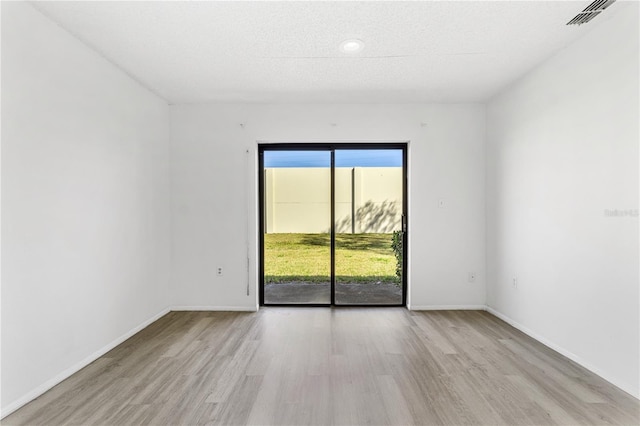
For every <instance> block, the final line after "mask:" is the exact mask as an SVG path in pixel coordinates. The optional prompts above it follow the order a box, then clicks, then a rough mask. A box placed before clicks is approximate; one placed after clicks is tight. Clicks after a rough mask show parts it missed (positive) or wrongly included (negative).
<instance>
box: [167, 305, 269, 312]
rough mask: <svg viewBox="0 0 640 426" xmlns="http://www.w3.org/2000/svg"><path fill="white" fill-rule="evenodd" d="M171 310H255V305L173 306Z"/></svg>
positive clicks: (256, 309) (256, 308)
mask: <svg viewBox="0 0 640 426" xmlns="http://www.w3.org/2000/svg"><path fill="white" fill-rule="evenodd" d="M171 310H172V311H220V312H224V311H227V312H257V311H258V307H257V306H173V307H171Z"/></svg>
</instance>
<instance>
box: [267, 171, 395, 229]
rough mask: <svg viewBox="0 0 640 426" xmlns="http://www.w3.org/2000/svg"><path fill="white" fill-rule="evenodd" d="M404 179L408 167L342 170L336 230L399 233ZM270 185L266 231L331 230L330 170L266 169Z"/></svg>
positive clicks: (338, 176)
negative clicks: (404, 172)
mask: <svg viewBox="0 0 640 426" xmlns="http://www.w3.org/2000/svg"><path fill="white" fill-rule="evenodd" d="M402 179H403V173H402V167H336V168H335V187H336V192H335V222H336V232H337V233H351V232H352V231H353V232H354V233H356V234H357V233H391V232H393V231H396V230H398V231H399V230H400V229H401V228H402V189H403V185H402ZM264 186H265V205H264V209H265V232H266V233H327V232H329V230H330V229H331V168H330V167H275V168H265V171H264ZM352 216H354V218H352ZM353 224H355V230H354V226H353Z"/></svg>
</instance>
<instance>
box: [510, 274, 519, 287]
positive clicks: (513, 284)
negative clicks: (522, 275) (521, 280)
mask: <svg viewBox="0 0 640 426" xmlns="http://www.w3.org/2000/svg"><path fill="white" fill-rule="evenodd" d="M511 285H512V286H513V288H518V277H513V279H512V281H511Z"/></svg>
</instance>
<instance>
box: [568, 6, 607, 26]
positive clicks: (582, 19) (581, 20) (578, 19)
mask: <svg viewBox="0 0 640 426" xmlns="http://www.w3.org/2000/svg"><path fill="white" fill-rule="evenodd" d="M615 1H616V0H596V1H594V2H593V3H591V4H590V5H589V6H587V7H586V8H585V9H584V10H583V11H582V12H580V13H578V14H577V15H576V16H575V17H574V18H573V19H572V20H570V21H569V22H567V25H582V24H586V23H587V22H589V21H590V20H592V19H593V18H595V17H596V16H598V15H599V14H600V12H602V11H603V10H605V9H606V8H608V7H609V6H611V5H612V4H613V2H615Z"/></svg>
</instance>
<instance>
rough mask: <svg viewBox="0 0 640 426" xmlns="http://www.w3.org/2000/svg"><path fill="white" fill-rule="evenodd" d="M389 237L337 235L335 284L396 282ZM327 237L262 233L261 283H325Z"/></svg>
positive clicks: (326, 273)
mask: <svg viewBox="0 0 640 426" xmlns="http://www.w3.org/2000/svg"><path fill="white" fill-rule="evenodd" d="M391 236H392V234H337V235H336V281H337V282H343V283H344V282H378V281H380V282H398V278H397V277H396V275H395V262H396V260H395V257H394V255H393V250H392V249H391ZM329 245H330V241H329V234H265V236H264V251H265V257H264V274H265V282H267V283H274V282H275V283H277V282H290V281H305V282H328V281H329V277H330V274H331V266H330V261H331V257H330V250H329Z"/></svg>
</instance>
